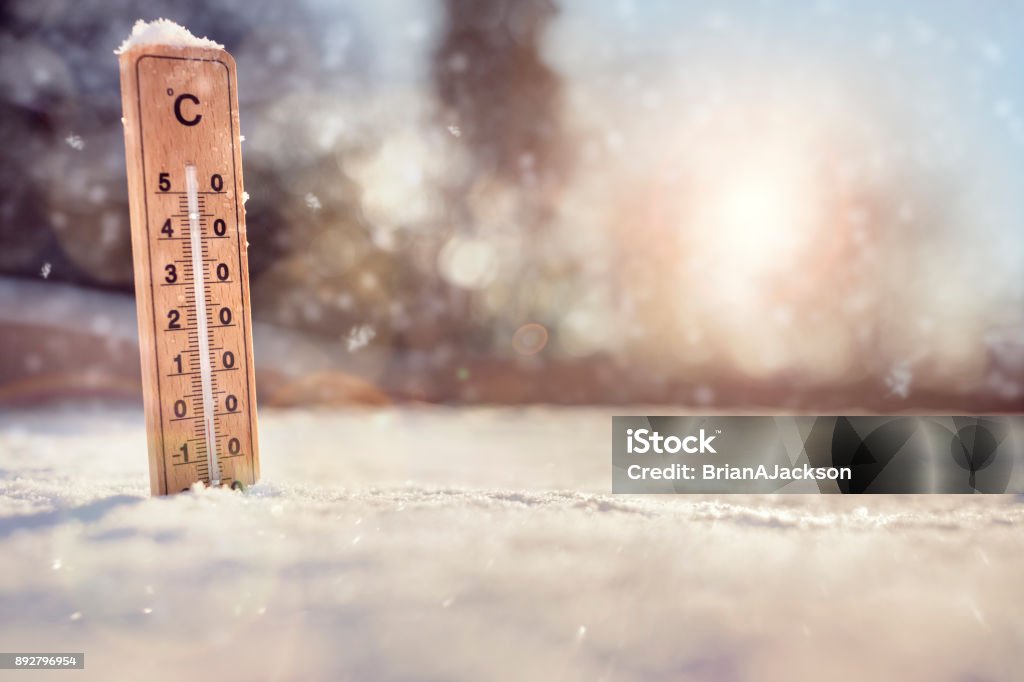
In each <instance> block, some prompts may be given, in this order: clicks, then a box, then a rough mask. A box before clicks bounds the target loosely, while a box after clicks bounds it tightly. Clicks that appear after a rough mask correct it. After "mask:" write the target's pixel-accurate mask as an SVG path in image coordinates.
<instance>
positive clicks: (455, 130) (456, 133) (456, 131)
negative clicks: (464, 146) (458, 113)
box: [448, 125, 462, 137]
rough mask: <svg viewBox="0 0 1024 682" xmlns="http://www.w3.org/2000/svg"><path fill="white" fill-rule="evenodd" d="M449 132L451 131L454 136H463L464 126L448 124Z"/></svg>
mask: <svg viewBox="0 0 1024 682" xmlns="http://www.w3.org/2000/svg"><path fill="white" fill-rule="evenodd" d="M448 132H449V133H451V134H452V136H453V137H462V128H460V127H459V126H455V125H452V126H448Z"/></svg>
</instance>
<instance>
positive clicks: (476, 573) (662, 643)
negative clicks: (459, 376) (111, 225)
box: [0, 409, 1024, 682]
mask: <svg viewBox="0 0 1024 682" xmlns="http://www.w3.org/2000/svg"><path fill="white" fill-rule="evenodd" d="M609 414H610V413H609V412H604V411H597V410H557V411H554V410H545V409H522V410H469V411H454V410H438V409H424V410H411V409H395V410H389V411H383V412H348V413H340V414H339V413H331V414H328V413H310V412H269V413H264V414H263V415H262V423H261V440H262V447H263V472H264V481H263V482H262V483H261V484H259V485H258V486H256V487H255V488H254V489H253V490H251V491H250V492H249V493H248V494H245V495H242V494H238V493H231V492H223V491H219V490H218V491H209V490H207V491H201V492H198V493H196V494H188V495H179V496H176V497H173V498H165V499H150V498H149V497H148V494H147V488H146V485H147V477H146V468H145V467H146V457H145V447H144V433H143V430H142V427H141V421H142V417H141V413H137V412H135V411H134V410H127V409H125V410H112V411H111V410H100V411H97V410H96V409H92V410H85V411H84V412H83V411H81V410H78V411H71V410H63V411H61V412H60V413H59V414H58V415H57V416H54V415H53V414H44V413H30V412H22V413H11V412H8V413H6V414H3V415H0V649H2V650H5V651H15V650H24V651H85V652H86V655H87V659H86V661H87V663H86V670H85V671H84V672H77V673H70V672H64V671H55V672H36V673H12V672H7V674H6V677H4V676H3V673H2V672H0V677H2V678H3V679H8V678H10V679H21V678H23V677H25V678H27V677H32V679H60V680H68V679H96V680H109V679H133V680H141V679H147V680H148V679H155V680H177V679H193V680H200V679H214V678H221V679H248V680H257V679H258V680H265V679H267V680H292V679H303V680H310V679H323V680H358V681H363V680H370V681H373V680H435V681H441V680H452V681H455V680H460V681H461V680H465V681H467V682H468V681H474V682H475V681H479V680H530V681H534V680H536V681H547V680H566V681H568V680H609V681H611V680H704V681H711V680H715V681H722V682H729V681H732V680H757V681H767V682H775V681H778V682H790V681H793V680H830V681H832V680H835V681H838V682H844V681H847V680H849V681H851V682H852V681H857V682H860V681H863V680H890V679H893V680H901V681H911V682H912V681H917V680H921V681H928V682H938V681H944V680H948V681H950V682H994V681H996V680H999V681H1003V680H1006V681H1009V680H1019V679H1021V673H1020V670H1021V669H1022V667H1024V653H1022V651H1024V619H1022V618H1021V606H1022V605H1024V581H1022V580H1021V569H1022V567H1024V534H1022V533H1021V523H1022V521H1024V503H1022V502H1021V500H1020V499H1019V498H1013V497H987V498H981V497H974V498H969V497H937V496H934V497H916V498H892V497H873V498H860V499H840V498H819V497H775V498H772V497H756V498H755V497H727V498H720V499H718V500H716V499H710V498H695V497H668V496H664V497H622V496H615V497H613V496H611V495H609V494H606V491H607V490H608V488H609V485H610V472H609V444H608V437H609V433H610V429H611V425H610V419H609V418H608V415H609Z"/></svg>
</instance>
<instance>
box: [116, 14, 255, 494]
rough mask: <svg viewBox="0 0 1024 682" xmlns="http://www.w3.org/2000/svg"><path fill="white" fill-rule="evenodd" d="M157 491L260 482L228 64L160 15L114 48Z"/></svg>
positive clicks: (223, 55)
mask: <svg viewBox="0 0 1024 682" xmlns="http://www.w3.org/2000/svg"><path fill="white" fill-rule="evenodd" d="M117 54H118V55H119V59H120V65H121V99H122V107H123V109H124V136H125V148H126V154H127V161H128V192H129V200H130V206H131V223H132V253H133V259H134V265H135V295H136V301H137V308H138V320H139V346H140V351H141V354H142V387H143V392H144V399H145V411H146V428H147V431H148V436H149V470H150V487H151V489H152V492H153V494H154V495H166V494H169V493H175V492H178V491H181V490H185V489H188V488H189V487H190V486H191V485H192V484H193V483H195V482H197V481H203V482H204V483H206V484H208V485H231V486H232V487H235V488H240V487H244V486H247V485H250V484H252V483H254V482H255V481H256V479H257V478H258V477H259V452H258V444H257V437H256V388H255V376H254V373H253V360H252V335H251V328H252V323H251V319H250V314H249V266H248V260H247V257H246V249H247V242H246V238H245V208H244V206H243V203H244V200H243V196H244V195H243V192H242V156H241V151H240V149H239V142H240V139H239V133H238V101H237V95H236V89H237V86H236V79H235V62H234V60H233V59H232V58H231V56H230V55H229V54H228V53H227V52H225V51H224V49H223V48H222V46H220V45H218V44H216V43H214V42H212V41H210V40H207V39H205V38H204V39H199V38H195V37H194V36H192V34H190V33H189V32H188V31H187V30H185V29H184V28H182V27H180V26H178V25H176V24H174V23H172V22H169V21H165V20H159V21H156V22H153V23H150V24H146V23H144V22H139V23H138V24H136V26H135V30H134V31H133V33H132V36H131V37H130V38H129V39H128V40H127V41H126V42H125V43H124V45H122V46H121V49H119V50H118V51H117Z"/></svg>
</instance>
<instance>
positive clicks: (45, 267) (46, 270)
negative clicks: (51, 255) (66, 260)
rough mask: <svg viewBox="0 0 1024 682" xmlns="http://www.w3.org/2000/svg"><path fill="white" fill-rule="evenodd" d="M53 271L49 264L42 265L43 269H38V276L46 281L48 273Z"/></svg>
mask: <svg viewBox="0 0 1024 682" xmlns="http://www.w3.org/2000/svg"><path fill="white" fill-rule="evenodd" d="M52 269H53V266H51V265H50V264H49V263H43V267H42V268H40V270H39V274H40V275H42V276H43V279H47V278H48V277H49V276H50V271H51V270H52Z"/></svg>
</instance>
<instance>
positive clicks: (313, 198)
mask: <svg viewBox="0 0 1024 682" xmlns="http://www.w3.org/2000/svg"><path fill="white" fill-rule="evenodd" d="M306 206H308V207H309V208H310V209H312V210H314V211H319V210H320V209H321V208H322V207H323V204H321V203H320V197H318V196H317V195H315V194H313V193H312V192H306Z"/></svg>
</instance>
